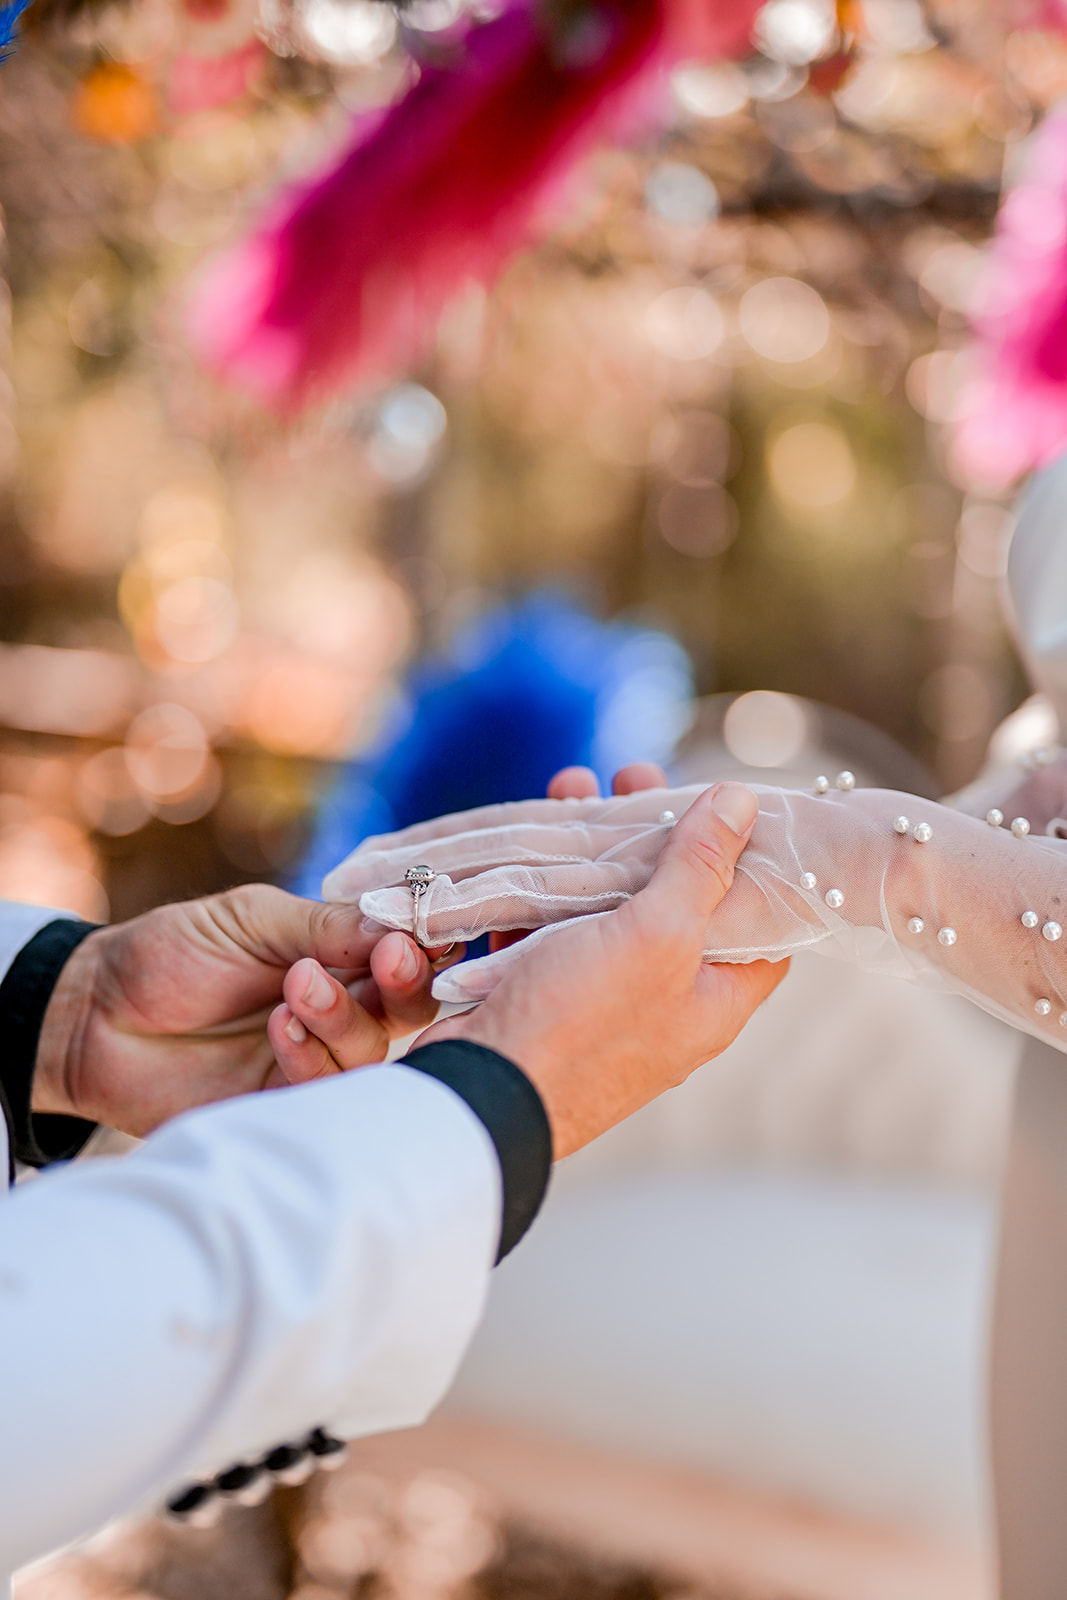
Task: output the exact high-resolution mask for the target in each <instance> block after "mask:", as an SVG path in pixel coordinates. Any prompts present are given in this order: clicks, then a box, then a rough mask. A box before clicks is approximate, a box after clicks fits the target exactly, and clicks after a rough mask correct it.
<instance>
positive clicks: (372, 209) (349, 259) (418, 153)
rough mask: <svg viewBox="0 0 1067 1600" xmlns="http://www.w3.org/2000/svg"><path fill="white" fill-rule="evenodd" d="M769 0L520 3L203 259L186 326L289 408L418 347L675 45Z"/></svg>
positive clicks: (690, 48) (633, 114)
mask: <svg viewBox="0 0 1067 1600" xmlns="http://www.w3.org/2000/svg"><path fill="white" fill-rule="evenodd" d="M757 9H758V0H586V3H584V4H575V3H573V0H570V3H561V0H555V3H554V4H548V3H541V4H536V5H531V4H519V3H515V0H512V3H511V4H510V5H509V6H508V7H507V8H506V9H505V10H504V11H503V12H502V13H501V14H500V15H499V16H497V17H496V18H494V19H493V20H492V21H489V22H485V23H481V24H477V25H471V26H468V27H466V28H464V29H462V30H460V32H459V33H458V34H457V35H453V36H452V37H451V38H450V39H449V40H448V41H447V42H446V45H445V47H444V49H443V52H442V54H443V56H444V58H445V59H444V61H443V62H436V63H434V62H431V63H429V64H426V65H424V66H423V67H422V69H421V72H420V75H419V78H418V81H417V82H416V83H415V85H414V86H413V87H412V88H411V89H410V90H409V92H408V93H407V94H406V95H405V96H404V98H403V99H401V100H400V101H399V102H398V103H397V104H396V105H395V106H393V107H391V108H390V109H389V110H388V111H387V112H385V114H384V115H383V116H382V117H381V118H380V120H379V121H378V122H377V124H376V125H375V126H373V127H371V128H370V129H369V130H368V128H367V127H366V125H365V124H363V125H362V126H360V127H358V128H357V129H356V131H355V133H354V137H353V140H352V143H351V145H350V146H349V148H348V149H347V150H346V151H345V152H344V153H343V154H342V156H341V158H340V160H339V161H337V162H336V164H335V165H333V166H332V167H331V168H330V169H329V170H328V171H326V172H324V173H323V174H321V175H320V176H319V177H318V178H317V179H316V180H315V181H313V182H311V183H310V184H308V185H307V186H305V187H303V188H300V189H298V190H296V191H295V192H290V193H288V194H287V195H284V196H282V197H281V198H280V200H279V201H277V202H276V203H275V205H274V206H273V208H272V209H271V211H270V212H269V213H268V215H267V216H266V217H265V218H264V219H263V221H262V223H261V225H260V226H259V228H258V229H256V230H255V231H253V232H252V233H251V234H250V235H249V236H248V237H247V238H245V239H244V240H242V241H241V242H240V243H239V244H237V245H236V246H234V247H233V248H231V249H229V250H228V251H227V252H225V253H224V254H222V255H221V256H219V257H217V258H216V259H215V260H214V261H212V262H210V263H209V264H208V265H207V267H206V269H205V270H204V272H203V273H202V274H201V277H200V280H199V282H198V283H196V284H195V285H194V288H193V290H192V293H191V296H190V301H189V311H188V328H189V332H190V336H191V340H192V343H193V347H194V350H195V351H196V353H197V354H198V356H199V358H200V359H201V361H202V362H203V363H204V364H205V365H206V366H207V367H209V368H210V369H212V370H213V371H215V372H216V373H218V374H219V375H220V376H221V377H223V378H224V379H226V380H227V381H228V382H230V383H231V384H234V385H236V386H237V387H240V388H242V389H244V390H246V391H248V392H250V393H251V394H252V395H253V396H255V398H256V399H258V400H259V401H260V402H261V403H264V404H266V405H268V406H270V407H272V408H273V409H276V410H278V411H281V412H283V413H291V412H293V411H295V410H298V409H300V408H301V407H303V406H304V405H306V404H308V403H309V402H311V401H314V400H321V399H324V398H326V397H327V396H328V395H330V394H331V393H333V392H336V391H337V390H338V389H339V388H341V387H345V388H353V387H356V386H358V385H359V384H360V383H364V382H371V381H374V380H382V379H384V378H386V377H388V376H390V375H392V374H394V373H396V372H397V371H399V370H401V369H403V368H404V367H406V366H408V365H410V364H411V363H412V362H413V361H416V360H418V359H419V358H420V356H422V355H424V354H425V352H426V349H427V347H428V345H429V343H430V340H431V339H432V336H433V332H434V328H435V325H436V320H437V317H438V316H439V314H440V312H441V310H442V309H443V307H444V306H445V305H446V304H447V302H448V301H449V300H450V299H451V298H452V297H453V296H454V295H455V294H456V293H457V292H458V291H459V290H461V289H462V288H463V287H464V286H465V285H466V284H467V283H469V282H480V283H485V282H488V281H489V280H491V279H492V277H493V276H494V275H495V274H496V273H497V272H498V271H499V270H500V268H501V266H502V265H503V263H504V262H505V261H506V259H507V258H508V256H509V255H510V254H511V253H512V252H513V251H514V250H515V249H516V248H518V247H519V246H520V245H521V244H522V243H523V242H524V241H525V240H526V238H527V237H528V236H529V230H530V225H531V222H532V221H533V220H534V218H535V216H536V214H537V213H538V211H539V209H540V208H541V207H542V206H543V204H544V202H545V200H546V199H547V198H548V197H549V196H550V195H551V193H552V192H553V191H554V189H555V187H556V186H557V185H558V183H559V182H560V180H561V179H562V178H563V177H564V176H565V175H566V173H567V172H568V171H569V170H570V168H571V167H572V166H573V164H574V162H575V161H576V160H577V159H578V158H579V157H580V156H581V155H582V154H584V153H585V151H586V150H587V149H589V148H590V146H591V145H592V144H593V143H594V142H595V141H597V140H599V139H603V138H606V137H607V138H610V137H613V136H618V135H619V133H620V132H622V131H624V130H625V128H626V127H627V125H628V124H630V123H632V122H633V121H634V119H635V118H638V117H639V116H640V114H641V110H642V109H643V106H644V104H645V103H646V102H647V98H648V91H649V86H650V82H651V81H652V80H653V78H654V76H655V75H656V74H657V73H658V71H659V70H660V69H661V68H662V67H663V66H665V65H666V64H668V63H669V62H670V61H672V60H677V59H680V58H684V57H686V56H690V55H701V56H703V57H705V58H707V57H709V56H719V57H722V56H725V55H728V54H735V53H737V52H738V51H739V50H743V49H744V48H745V46H746V44H747V41H748V37H749V31H750V28H751V24H752V20H753V17H754V15H755V12H756V10H757Z"/></svg>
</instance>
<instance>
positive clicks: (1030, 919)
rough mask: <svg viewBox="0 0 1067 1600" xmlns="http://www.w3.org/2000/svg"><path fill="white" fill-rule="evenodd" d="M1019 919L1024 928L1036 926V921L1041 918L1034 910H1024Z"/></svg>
mask: <svg viewBox="0 0 1067 1600" xmlns="http://www.w3.org/2000/svg"><path fill="white" fill-rule="evenodd" d="M1019 921H1020V922H1021V923H1022V925H1023V927H1024V928H1036V927H1037V925H1038V923H1039V922H1040V921H1041V918H1040V917H1039V916H1038V914H1037V912H1036V911H1024V912H1023V914H1022V916H1021V917H1020V918H1019Z"/></svg>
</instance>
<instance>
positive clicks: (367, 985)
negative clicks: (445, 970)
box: [33, 884, 437, 1137]
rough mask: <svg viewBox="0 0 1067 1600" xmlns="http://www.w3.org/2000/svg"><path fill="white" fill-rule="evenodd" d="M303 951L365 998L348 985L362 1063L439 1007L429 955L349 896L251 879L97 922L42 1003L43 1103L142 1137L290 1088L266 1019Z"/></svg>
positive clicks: (37, 1082)
mask: <svg viewBox="0 0 1067 1600" xmlns="http://www.w3.org/2000/svg"><path fill="white" fill-rule="evenodd" d="M308 956H313V957H315V958H316V959H317V961H318V962H321V963H322V967H323V968H325V967H328V968H330V969H331V970H332V971H334V972H336V973H337V974H338V977H339V978H341V979H343V980H344V982H345V983H357V982H358V983H359V989H358V994H359V1003H357V1001H356V1000H355V999H353V998H351V997H350V996H349V995H348V994H347V992H345V991H344V990H341V992H342V993H344V994H345V1000H346V1003H347V1006H348V1007H350V1008H352V1009H351V1014H352V1015H354V1016H356V1017H357V1018H358V1021H359V1025H360V1027H361V1029H362V1039H363V1049H364V1059H365V1060H367V1061H380V1060H382V1059H383V1057H384V1055H385V1053H386V1050H387V1048H388V1044H389V1040H390V1038H391V1037H393V1036H394V1035H398V1034H406V1033H410V1032H411V1031H412V1030H413V1029H414V1028H417V1027H420V1026H424V1025H425V1024H426V1023H427V1022H429V1021H430V1020H431V1019H432V1018H433V1016H434V1015H435V1014H436V1010H437V1007H436V1005H435V1003H434V1002H433V1001H432V1000H431V998H430V993H429V987H430V983H431V981H432V976H433V969H432V967H431V965H430V961H429V958H428V956H427V954H426V953H425V952H424V951H421V950H419V949H418V947H417V946H416V945H414V944H413V942H412V941H411V940H410V939H408V938H407V937H406V936H405V935H403V934H389V935H387V936H386V937H385V938H383V937H382V932H381V929H377V930H368V929H367V928H366V927H365V926H364V923H363V919H362V917H361V916H360V914H359V911H358V910H357V909H356V908H355V907H354V906H331V905H322V904H319V903H318V902H317V901H310V900H301V899H298V898H297V897H296V896H294V895H290V894H286V893H285V892H284V891H283V890H281V889H275V888H271V887H269V886H267V885H265V884H251V885H247V886H244V887H242V888H239V889H232V890H229V891H227V892H226V893H225V894H220V895H213V896H210V897H208V898H205V899H201V900H191V901H187V902H184V903H182V904H179V905H170V906H163V907H160V908H159V909H158V910H155V911H150V912H148V913H147V914H146V915H145V916H142V917H136V918H134V919H133V920H132V921H130V922H126V923H119V924H117V925H116V926H115V927H110V928H101V929H99V930H98V931H97V932H95V933H92V934H90V935H89V937H88V938H87V939H85V940H84V941H83V942H82V943H81V944H80V945H79V946H78V948H77V949H76V950H75V951H74V953H73V954H72V956H71V957H70V960H69V961H68V962H67V963H66V965H65V966H64V968H63V971H62V972H61V974H60V976H59V980H58V982H57V984H56V987H55V990H54V991H53V994H52V998H51V1000H50V1002H49V1006H48V1009H47V1011H46V1013H45V1017H44V1024H43V1027H42V1030H41V1040H40V1046H39V1049H38V1057H37V1066H36V1071H35V1076H34V1092H33V1109H34V1111H38V1112H59V1113H61V1114H64V1115H72V1116H79V1117H85V1118H87V1119H89V1120H90V1121H96V1122H104V1123H106V1124H108V1125H109V1126H110V1127H113V1128H118V1129H120V1130H122V1131H123V1132H126V1133H131V1134H134V1135H137V1136H139V1137H140V1136H144V1135H145V1134H147V1133H150V1132H151V1131H152V1129H153V1128H156V1127H158V1126H159V1125H160V1123H162V1122H165V1121H166V1120H167V1119H168V1118H169V1117H172V1116H175V1115H177V1114H178V1113H179V1112H181V1111H186V1110H189V1109H190V1108H191V1107H193V1106H199V1105H205V1104H208V1103H209V1102H211V1101H214V1100H223V1099H228V1098H230V1097H231V1096H233V1095H238V1094H247V1093H250V1092H252V1091H254V1090H258V1089H268V1088H274V1087H277V1086H280V1085H282V1084H284V1083H285V1082H287V1081H288V1080H287V1079H286V1077H285V1074H284V1073H283V1072H282V1070H281V1069H280V1068H279V1066H278V1065H277V1063H276V1061H275V1055H274V1050H273V1048H272V1046H271V1043H270V1040H269V1038H268V1033H267V1022H268V1017H269V1016H270V1014H271V1012H272V1010H273V1009H274V1008H275V1007H276V1006H277V1004H278V1001H279V1000H280V999H281V998H282V995H283V992H284V986H285V984H286V982H287V974H289V973H290V969H294V963H297V964H299V963H300V962H301V958H304V957H308ZM294 970H297V971H299V966H297V967H296V968H295V969H294ZM319 970H321V968H320V969H319ZM323 976H324V977H326V974H325V973H323ZM288 981H293V980H291V979H289V980H288ZM297 981H298V980H297ZM327 981H328V982H329V983H331V984H335V985H336V987H337V988H340V984H339V983H338V981H337V979H336V978H333V977H330V978H328V979H327Z"/></svg>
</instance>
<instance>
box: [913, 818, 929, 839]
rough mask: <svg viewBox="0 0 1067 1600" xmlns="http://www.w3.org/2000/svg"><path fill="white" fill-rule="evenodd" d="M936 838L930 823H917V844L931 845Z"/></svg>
mask: <svg viewBox="0 0 1067 1600" xmlns="http://www.w3.org/2000/svg"><path fill="white" fill-rule="evenodd" d="M933 836H934V830H933V828H931V826H930V824H929V823H928V822H919V823H916V826H915V833H914V835H913V837H914V839H915V842H916V844H929V843H930V840H931V839H932V838H933Z"/></svg>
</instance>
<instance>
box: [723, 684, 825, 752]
mask: <svg viewBox="0 0 1067 1600" xmlns="http://www.w3.org/2000/svg"><path fill="white" fill-rule="evenodd" d="M809 735H810V729H809V727H808V716H807V712H806V711H805V709H804V706H803V705H802V703H801V702H800V701H799V700H795V699H794V698H793V697H792V696H791V695H787V694H775V693H773V692H772V691H771V690H768V689H754V690H752V691H751V692H750V693H749V694H742V695H738V697H737V699H736V700H735V701H734V702H733V704H732V705H731V706H730V708H729V710H728V711H727V713H726V716H725V718H724V721H723V730H722V736H723V742H724V743H725V745H726V748H727V750H729V752H730V754H731V755H732V756H733V758H734V760H735V761H740V762H742V763H743V764H744V765H745V766H748V767H786V766H788V765H789V763H790V762H791V761H793V760H795V759H796V757H797V756H798V755H799V754H800V752H801V750H802V749H803V748H804V746H805V744H806V742H807V740H808V738H809Z"/></svg>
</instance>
